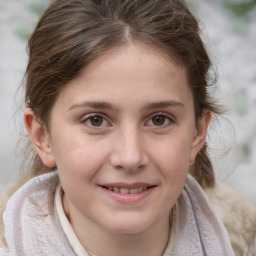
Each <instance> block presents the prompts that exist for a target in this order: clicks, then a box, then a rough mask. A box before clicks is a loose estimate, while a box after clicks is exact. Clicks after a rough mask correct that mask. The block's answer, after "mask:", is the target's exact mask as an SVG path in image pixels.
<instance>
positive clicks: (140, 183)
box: [100, 182, 155, 189]
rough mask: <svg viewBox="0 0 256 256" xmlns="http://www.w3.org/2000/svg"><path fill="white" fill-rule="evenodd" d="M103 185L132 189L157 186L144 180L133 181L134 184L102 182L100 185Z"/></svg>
mask: <svg viewBox="0 0 256 256" xmlns="http://www.w3.org/2000/svg"><path fill="white" fill-rule="evenodd" d="M100 186H101V187H108V188H127V189H132V188H140V187H152V186H155V185H153V184H150V183H144V182H138V183H132V184H127V183H107V184H102V185H100Z"/></svg>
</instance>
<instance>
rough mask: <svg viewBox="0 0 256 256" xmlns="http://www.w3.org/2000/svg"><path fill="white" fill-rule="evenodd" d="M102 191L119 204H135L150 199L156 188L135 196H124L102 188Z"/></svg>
mask: <svg viewBox="0 0 256 256" xmlns="http://www.w3.org/2000/svg"><path fill="white" fill-rule="evenodd" d="M101 188H102V190H103V191H104V192H105V193H106V194H107V195H108V196H110V197H111V198H112V199H114V200H116V201H118V202H123V203H134V202H138V201H141V200H143V199H145V198H146V197H148V196H149V195H150V194H151V193H152V192H153V190H154V189H155V188H156V187H151V188H148V189H146V190H143V191H141V192H139V193H135V194H122V193H118V192H115V191H112V190H109V189H106V188H103V187H101Z"/></svg>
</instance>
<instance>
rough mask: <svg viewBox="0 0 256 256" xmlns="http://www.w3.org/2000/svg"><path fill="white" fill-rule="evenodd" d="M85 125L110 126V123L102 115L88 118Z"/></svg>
mask: <svg viewBox="0 0 256 256" xmlns="http://www.w3.org/2000/svg"><path fill="white" fill-rule="evenodd" d="M83 123H86V124H87V125H88V126H93V127H102V126H109V123H108V121H107V120H106V119H105V118H104V117H103V116H101V115H90V116H86V117H85V118H84V119H83Z"/></svg>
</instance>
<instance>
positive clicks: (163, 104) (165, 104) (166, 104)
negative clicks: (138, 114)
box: [144, 100, 185, 110]
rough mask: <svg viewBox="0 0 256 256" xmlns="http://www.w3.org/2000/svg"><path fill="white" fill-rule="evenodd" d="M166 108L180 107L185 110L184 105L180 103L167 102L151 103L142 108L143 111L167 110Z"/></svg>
mask: <svg viewBox="0 0 256 256" xmlns="http://www.w3.org/2000/svg"><path fill="white" fill-rule="evenodd" d="M168 107H180V108H185V104H184V103H182V102H180V101H175V100H167V101H160V102H152V103H149V104H146V105H145V106H144V108H145V109H149V110H151V109H157V108H168Z"/></svg>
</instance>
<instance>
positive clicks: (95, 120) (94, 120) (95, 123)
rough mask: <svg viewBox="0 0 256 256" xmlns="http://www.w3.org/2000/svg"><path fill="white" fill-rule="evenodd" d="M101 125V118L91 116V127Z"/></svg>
mask: <svg viewBox="0 0 256 256" xmlns="http://www.w3.org/2000/svg"><path fill="white" fill-rule="evenodd" d="M102 123H103V118H102V117H101V116H93V117H91V124H92V125H93V126H100V125H102Z"/></svg>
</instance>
